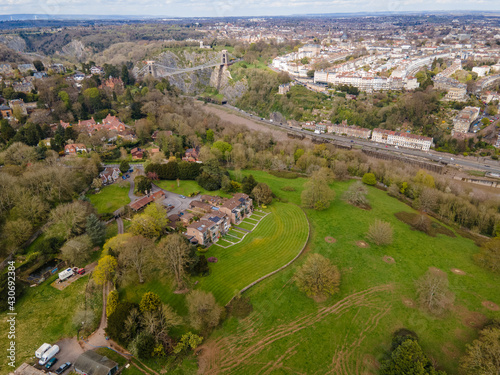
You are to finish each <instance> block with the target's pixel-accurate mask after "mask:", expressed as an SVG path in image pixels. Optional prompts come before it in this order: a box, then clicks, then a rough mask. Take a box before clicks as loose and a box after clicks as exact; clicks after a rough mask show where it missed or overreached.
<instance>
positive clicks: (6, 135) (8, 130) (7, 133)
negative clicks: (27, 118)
mask: <svg viewBox="0 0 500 375" xmlns="http://www.w3.org/2000/svg"><path fill="white" fill-rule="evenodd" d="M0 125H1V126H0V133H1V134H0V137H1V139H2V140H3V141H4V142H5V143H7V142H9V141H10V140H11V139H12V138H13V137H14V136H15V135H16V131H15V130H14V128H13V127H12V126H11V125H10V124H9V122H8V121H7V120H0Z"/></svg>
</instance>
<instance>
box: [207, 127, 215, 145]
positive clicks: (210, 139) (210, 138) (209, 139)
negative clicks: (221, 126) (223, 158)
mask: <svg viewBox="0 0 500 375" xmlns="http://www.w3.org/2000/svg"><path fill="white" fill-rule="evenodd" d="M206 136H207V142H208V143H212V142H213V141H214V131H213V130H212V129H207V132H206Z"/></svg>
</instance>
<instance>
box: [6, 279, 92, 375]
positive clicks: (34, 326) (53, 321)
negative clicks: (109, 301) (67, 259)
mask: <svg viewBox="0 0 500 375" xmlns="http://www.w3.org/2000/svg"><path fill="white" fill-rule="evenodd" d="M55 278H57V275H55V276H53V277H51V278H49V279H48V280H47V281H45V282H44V283H43V284H41V285H39V286H37V287H34V288H28V289H27V290H26V292H25V294H24V295H23V296H22V297H21V298H20V299H19V300H18V301H16V306H15V307H16V312H17V316H16V340H15V341H16V367H17V366H19V365H20V364H21V363H23V361H25V360H28V359H29V358H31V357H33V356H34V353H35V350H36V349H38V347H39V346H40V345H42V344H43V343H44V342H48V343H50V344H55V343H56V342H57V341H58V340H59V339H61V338H64V337H72V336H75V335H76V329H74V326H73V322H72V320H73V316H74V314H75V311H76V310H77V308H78V307H79V306H80V305H81V304H83V301H84V298H85V287H86V284H87V281H88V276H84V277H82V278H80V279H78V280H76V281H75V282H74V283H72V284H71V285H70V286H68V287H67V288H65V289H64V290H62V291H59V290H57V289H55V288H53V287H52V286H50V283H51V282H52V281H54V279H55ZM3 315H4V317H6V315H5V314H3ZM0 330H1V332H3V333H5V335H6V334H7V324H6V319H2V321H1V323H0ZM9 341H10V340H7V337H6V336H5V337H4V339H2V340H0V350H1V351H2V353H6V352H7V343H8V342H9ZM5 361H6V357H5V356H2V359H1V360H0V367H3V368H4V369H5V370H7V366H6V365H5ZM2 373H6V372H2Z"/></svg>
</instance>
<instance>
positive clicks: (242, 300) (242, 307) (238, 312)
mask: <svg viewBox="0 0 500 375" xmlns="http://www.w3.org/2000/svg"><path fill="white" fill-rule="evenodd" d="M227 310H228V313H229V314H231V315H232V316H235V317H237V318H245V317H247V316H248V315H249V314H250V313H251V312H252V311H253V305H252V303H251V302H250V298H248V297H243V296H242V295H237V296H236V297H235V298H233V300H232V301H231V303H230V304H229V305H228V306H227Z"/></svg>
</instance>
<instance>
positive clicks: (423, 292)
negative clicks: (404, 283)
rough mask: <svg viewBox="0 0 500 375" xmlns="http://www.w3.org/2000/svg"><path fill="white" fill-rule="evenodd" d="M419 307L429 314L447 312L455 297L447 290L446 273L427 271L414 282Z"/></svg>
mask: <svg viewBox="0 0 500 375" xmlns="http://www.w3.org/2000/svg"><path fill="white" fill-rule="evenodd" d="M415 286H416V288H417V294H418V301H419V303H420V305H421V306H422V307H423V308H425V309H426V310H428V311H429V312H430V313H431V314H434V315H441V314H443V313H444V312H445V311H446V310H448V309H449V308H450V306H451V304H452V303H453V301H454V299H455V296H454V295H453V293H452V292H451V291H450V290H449V289H448V276H447V275H446V273H444V272H443V273H441V272H439V273H438V272H433V271H431V270H429V271H427V272H426V273H425V275H424V276H422V277H421V278H420V279H418V280H417V281H416V282H415Z"/></svg>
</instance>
